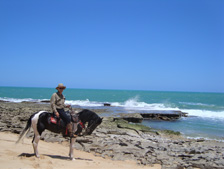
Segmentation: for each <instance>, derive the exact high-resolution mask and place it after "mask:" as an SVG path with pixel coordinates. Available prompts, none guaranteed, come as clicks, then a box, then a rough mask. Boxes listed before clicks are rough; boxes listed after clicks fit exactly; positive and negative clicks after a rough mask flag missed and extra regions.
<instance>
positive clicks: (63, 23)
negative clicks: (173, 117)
mask: <svg viewBox="0 0 224 169" xmlns="http://www.w3.org/2000/svg"><path fill="white" fill-rule="evenodd" d="M0 25H1V26H0V58H1V66H0V71H1V78H0V86H22V87H56V86H57V85H58V83H63V84H64V85H66V86H67V87H68V88H85V89H127V90H153V91H193V92H224V1H223V0H63V1H61V0H38V1H35V0H33V1H31V0H19V1H18V0H1V1H0Z"/></svg>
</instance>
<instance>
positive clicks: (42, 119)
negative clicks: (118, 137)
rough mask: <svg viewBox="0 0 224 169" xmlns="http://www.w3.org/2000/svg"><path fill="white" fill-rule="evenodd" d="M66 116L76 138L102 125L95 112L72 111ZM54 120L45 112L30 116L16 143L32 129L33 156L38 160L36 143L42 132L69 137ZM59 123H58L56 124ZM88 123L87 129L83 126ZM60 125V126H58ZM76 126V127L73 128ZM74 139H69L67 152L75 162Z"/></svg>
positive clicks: (64, 126)
mask: <svg viewBox="0 0 224 169" xmlns="http://www.w3.org/2000/svg"><path fill="white" fill-rule="evenodd" d="M67 115H68V116H69V117H70V118H71V121H72V123H73V132H74V133H75V135H77V136H81V135H90V134H92V132H93V131H94V130H95V129H96V127H97V126H98V125H100V124H101V123H102V119H103V118H100V117H99V116H98V115H97V114H96V113H95V112H93V111H90V110H87V109H84V110H82V111H81V112H79V113H74V112H73V111H72V112H70V113H68V112H67ZM52 119H53V121H54V120H55V118H53V113H49V112H46V111H39V112H36V113H34V114H32V115H31V116H30V118H29V119H28V121H27V124H26V127H25V128H24V129H23V131H22V132H21V134H20V136H19V139H18V140H17V142H16V143H19V141H20V140H21V139H22V138H24V136H25V135H26V134H27V133H28V132H29V130H30V128H31V127H32V128H33V131H34V137H33V140H32V144H33V149H34V155H35V156H36V157H37V158H39V157H40V155H39V153H38V149H37V147H38V142H39V140H40V137H41V134H42V132H43V131H44V130H45V129H47V130H49V131H51V132H54V133H62V135H63V137H70V136H68V134H66V133H67V129H66V125H65V124H64V122H63V121H62V119H61V120H56V121H57V123H56V124H55V123H54V122H53V121H52ZM58 121H59V122H58ZM87 122H88V125H87V127H85V124H86V123H87ZM58 123H60V126H59V124H58ZM75 124H76V126H75ZM83 128H84V129H85V131H84V133H83V134H82V129H83ZM74 129H75V131H74ZM75 140H76V138H75V137H70V150H69V157H70V159H71V160H75V159H74V157H73V144H74V142H75Z"/></svg>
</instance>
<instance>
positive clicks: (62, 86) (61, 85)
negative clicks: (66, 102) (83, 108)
mask: <svg viewBox="0 0 224 169" xmlns="http://www.w3.org/2000/svg"><path fill="white" fill-rule="evenodd" d="M58 88H63V89H65V88H66V86H64V85H63V83H59V84H58V86H57V87H56V89H57V90H58Z"/></svg>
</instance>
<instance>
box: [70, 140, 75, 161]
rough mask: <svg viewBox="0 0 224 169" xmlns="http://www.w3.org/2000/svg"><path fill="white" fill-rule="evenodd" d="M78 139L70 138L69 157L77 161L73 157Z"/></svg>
mask: <svg viewBox="0 0 224 169" xmlns="http://www.w3.org/2000/svg"><path fill="white" fill-rule="evenodd" d="M75 140H76V138H74V137H71V138H70V150H69V157H70V159H71V160H75V158H74V156H73V145H74V143H75Z"/></svg>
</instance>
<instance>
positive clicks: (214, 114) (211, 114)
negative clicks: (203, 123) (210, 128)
mask: <svg viewBox="0 0 224 169" xmlns="http://www.w3.org/2000/svg"><path fill="white" fill-rule="evenodd" d="M181 111H183V112H186V113H188V115H189V116H198V117H203V118H212V119H215V118H218V119H223V120H224V111H210V110H197V109H183V110H181Z"/></svg>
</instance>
